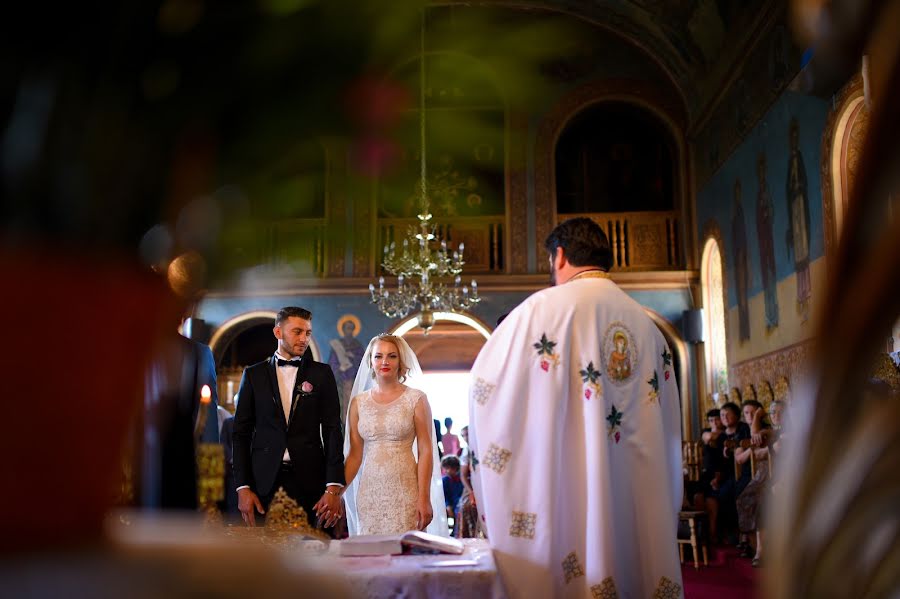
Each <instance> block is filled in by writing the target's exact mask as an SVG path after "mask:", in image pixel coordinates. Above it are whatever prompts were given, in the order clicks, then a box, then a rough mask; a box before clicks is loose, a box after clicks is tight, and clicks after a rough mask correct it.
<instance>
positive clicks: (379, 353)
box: [344, 334, 449, 536]
mask: <svg viewBox="0 0 900 599" xmlns="http://www.w3.org/2000/svg"><path fill="white" fill-rule="evenodd" d="M421 373H422V370H421V368H420V367H419V361H418V360H417V359H416V355H415V354H414V353H413V351H412V349H410V347H409V345H408V344H407V343H406V341H405V340H404V339H403V338H402V337H396V336H394V335H387V334H381V335H378V336H376V337H373V338H372V340H371V341H370V342H369V346H368V347H367V348H366V353H365V355H364V356H363V360H362V363H361V365H360V368H359V372H358V373H357V375H356V381H355V382H354V384H353V392H352V393H351V400H350V407H349V411H348V414H347V433H346V434H345V435H344V457H345V460H344V472H345V475H346V480H347V488H346V490H345V493H344V501H345V504H346V508H347V527H348V529H349V532H350V534H351V535H372V534H399V533H403V532H406V531H408V530H413V529H415V530H426V528H427V531H428V532H430V533H433V534H438V535H443V536H448V534H449V533H448V531H447V518H446V516H445V513H446V512H445V510H444V498H443V486H442V483H441V477H440V462H439V461H438V451H437V444H436V442H435V438H434V425H433V420H432V417H431V408H430V407H429V405H428V398H427V397H425V394H424V393H422V392H421V391H419V390H418V389H413V388H411V387H407V386H406V385H404V384H403V383H404V381H406V379H407V378H408V377H409V376H416V375H421Z"/></svg>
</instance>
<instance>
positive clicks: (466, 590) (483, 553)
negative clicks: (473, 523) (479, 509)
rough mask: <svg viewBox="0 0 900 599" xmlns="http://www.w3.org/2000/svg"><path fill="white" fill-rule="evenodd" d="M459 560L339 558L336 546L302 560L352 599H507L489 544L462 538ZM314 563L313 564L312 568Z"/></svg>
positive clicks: (453, 557) (456, 557)
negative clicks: (341, 584)
mask: <svg viewBox="0 0 900 599" xmlns="http://www.w3.org/2000/svg"><path fill="white" fill-rule="evenodd" d="M463 542H464V543H465V544H466V552H465V553H464V554H463V555H381V556H373V557H340V556H339V555H338V553H337V551H338V544H339V543H340V541H332V543H331V547H330V548H329V551H328V553H326V554H324V555H320V556H316V557H311V559H309V560H305V561H306V562H307V564H308V565H316V566H318V567H319V568H322V569H324V570H328V571H331V572H334V573H335V574H336V575H338V576H339V577H341V578H342V579H344V581H346V582H347V583H348V584H349V585H350V588H351V590H352V593H353V596H354V597H367V598H369V599H381V598H385V599H386V598H391V599H393V598H395V597H404V598H407V599H419V598H421V599H434V598H440V599H452V598H456V597H459V598H460V599H462V598H465V599H469V598H472V597H479V598H480V597H487V598H492V599H505V597H506V594H505V593H504V592H503V586H502V584H501V582H500V577H499V575H498V574H497V567H496V565H495V564H494V557H493V554H492V553H491V548H490V546H489V545H488V543H487V541H484V540H481V539H464V541H463ZM455 560H472V561H474V562H477V565H471V566H451V567H433V566H434V565H435V564H439V563H440V562H450V561H455ZM310 562H312V563H310Z"/></svg>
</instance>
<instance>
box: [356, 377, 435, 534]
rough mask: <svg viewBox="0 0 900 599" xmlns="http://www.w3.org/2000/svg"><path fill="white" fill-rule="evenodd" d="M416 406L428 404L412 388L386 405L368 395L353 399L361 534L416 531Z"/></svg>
mask: <svg viewBox="0 0 900 599" xmlns="http://www.w3.org/2000/svg"><path fill="white" fill-rule="evenodd" d="M420 400H421V401H427V400H426V398H425V394H424V393H422V392H421V391H419V390H418V389H412V388H410V387H407V388H406V390H405V391H403V393H402V394H401V395H400V396H399V397H398V398H397V399H395V400H394V401H392V402H390V403H388V404H379V403H377V402H376V401H375V400H374V399H372V391H371V390H369V391H365V392H363V393H361V394H360V395H359V396H358V397H356V399H355V401H356V402H358V407H357V410H358V413H359V421H358V422H359V425H358V428H359V434H360V436H361V437H362V438H363V441H364V443H363V458H362V460H363V461H362V467H361V468H360V471H361V475H360V479H359V489H358V490H357V494H356V509H357V513H358V517H359V534H362V535H385V534H398V533H402V532H406V531H408V530H413V529H415V528H416V497H417V495H418V488H419V486H418V475H417V470H416V458H415V455H414V454H413V448H412V446H413V441H415V439H416V426H415V422H414V412H415V409H416V404H417V403H418V402H419V401H420Z"/></svg>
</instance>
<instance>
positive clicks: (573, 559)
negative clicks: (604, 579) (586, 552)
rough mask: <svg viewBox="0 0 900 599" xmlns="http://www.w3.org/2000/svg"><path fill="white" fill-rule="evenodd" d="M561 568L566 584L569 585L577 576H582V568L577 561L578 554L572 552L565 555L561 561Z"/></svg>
mask: <svg viewBox="0 0 900 599" xmlns="http://www.w3.org/2000/svg"><path fill="white" fill-rule="evenodd" d="M562 568H563V574H564V575H565V577H566V584H569V583H570V582H572V581H573V580H574V579H576V578H578V577H579V576H584V568H583V567H582V566H581V562H580V561H579V560H578V554H577V553H575V552H574V551H573V552H571V553H570V554H569V555H567V556H566V558H565V559H564V560H563V561H562Z"/></svg>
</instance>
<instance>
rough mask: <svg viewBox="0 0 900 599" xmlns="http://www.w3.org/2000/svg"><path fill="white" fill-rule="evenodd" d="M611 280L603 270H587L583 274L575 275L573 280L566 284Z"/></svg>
mask: <svg viewBox="0 0 900 599" xmlns="http://www.w3.org/2000/svg"><path fill="white" fill-rule="evenodd" d="M608 278H610V276H609V273H608V272H604V271H602V270H585V271H583V272H580V273H578V274H577V275H574V276H573V277H572V278H571V279H569V280H568V281H566V283H571V282H572V281H575V280H577V279H608Z"/></svg>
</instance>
